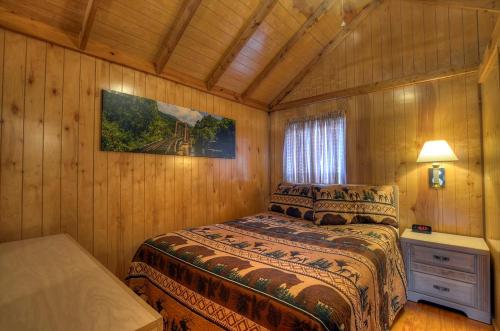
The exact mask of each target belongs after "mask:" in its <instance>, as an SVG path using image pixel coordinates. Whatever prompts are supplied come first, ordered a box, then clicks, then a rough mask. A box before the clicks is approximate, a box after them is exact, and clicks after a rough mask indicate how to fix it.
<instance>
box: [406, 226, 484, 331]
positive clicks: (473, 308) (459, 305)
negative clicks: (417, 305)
mask: <svg viewBox="0 0 500 331" xmlns="http://www.w3.org/2000/svg"><path fill="white" fill-rule="evenodd" d="M401 245H402V248H403V255H404V258H405V267H406V273H407V277H408V300H410V301H415V302H417V301H419V300H425V301H428V302H433V303H437V304H440V305H443V306H447V307H450V308H454V309H458V310H461V311H463V312H464V313H465V314H467V316H468V317H469V318H471V319H474V320H478V321H481V322H484V323H488V324H490V323H491V306H490V251H489V248H488V246H487V245H486V242H485V241H484V239H482V238H476V237H466V236H458V235H452V234H446V233H439V232H433V233H432V234H423V233H416V232H412V231H411V230H410V229H406V230H405V231H404V233H403V235H402V236H401Z"/></svg>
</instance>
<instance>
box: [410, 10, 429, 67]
mask: <svg viewBox="0 0 500 331" xmlns="http://www.w3.org/2000/svg"><path fill="white" fill-rule="evenodd" d="M412 12H413V15H412V23H413V24H412V28H413V64H414V66H415V73H423V72H425V70H426V67H425V34H424V29H423V25H424V7H423V6H421V5H414V6H413V7H412Z"/></svg>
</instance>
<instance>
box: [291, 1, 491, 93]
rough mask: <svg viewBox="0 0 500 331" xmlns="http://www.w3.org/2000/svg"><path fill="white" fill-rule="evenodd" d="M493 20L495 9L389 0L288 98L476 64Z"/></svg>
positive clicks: (332, 52)
mask: <svg viewBox="0 0 500 331" xmlns="http://www.w3.org/2000/svg"><path fill="white" fill-rule="evenodd" d="M495 21H496V17H495V15H493V14H491V13H486V12H482V11H475V10H462V9H457V8H448V7H446V6H430V5H423V4H421V3H418V2H416V1H415V2H413V1H409V0H386V1H385V2H384V4H383V5H382V6H380V7H379V8H377V9H376V10H375V11H374V12H373V13H372V14H371V15H370V16H369V17H368V18H367V19H366V20H365V21H363V22H362V23H361V24H360V26H358V27H357V28H356V29H355V30H354V31H353V32H352V33H350V34H349V36H348V37H347V38H346V39H345V40H344V41H343V42H342V43H341V44H340V45H339V46H337V47H336V48H335V49H333V50H331V51H330V52H329V53H327V54H325V55H324V56H323V59H322V60H321V61H320V62H319V63H318V65H317V66H316V67H315V68H314V69H313V70H312V71H311V72H310V73H309V74H308V75H307V76H306V77H305V78H304V80H303V81H302V83H301V84H299V85H298V86H297V87H296V88H295V89H294V90H293V91H292V93H290V94H289V95H288V96H287V98H286V99H285V100H284V101H292V100H296V99H301V98H305V97H309V96H313V95H319V94H323V93H327V92H332V91H337V90H342V89H346V88H351V87H356V86H360V85H364V84H369V83H373V82H379V81H386V80H391V79H398V78H402V77H405V76H410V75H414V74H423V73H429V72H434V71H436V70H441V69H446V68H462V67H471V66H475V65H478V64H479V63H480V60H481V55H482V54H483V53H484V49H485V47H486V45H487V43H488V41H489V38H490V35H491V31H492V29H493V26H494V24H495Z"/></svg>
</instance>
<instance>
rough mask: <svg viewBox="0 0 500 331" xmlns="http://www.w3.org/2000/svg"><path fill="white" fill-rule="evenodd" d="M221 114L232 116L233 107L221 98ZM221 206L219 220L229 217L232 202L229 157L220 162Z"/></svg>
mask: <svg viewBox="0 0 500 331" xmlns="http://www.w3.org/2000/svg"><path fill="white" fill-rule="evenodd" d="M218 101H219V105H220V107H219V115H220V116H222V117H231V109H229V106H228V104H227V103H226V102H225V100H221V99H219V100H218ZM219 181H220V183H219V185H220V190H219V199H220V200H219V206H220V210H219V212H220V215H219V220H224V219H228V218H229V217H230V216H229V205H230V204H231V197H232V194H233V192H232V191H231V161H229V160H228V159H221V160H220V164H219Z"/></svg>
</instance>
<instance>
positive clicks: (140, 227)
mask: <svg viewBox="0 0 500 331" xmlns="http://www.w3.org/2000/svg"><path fill="white" fill-rule="evenodd" d="M133 94H134V95H136V96H141V97H144V96H145V95H146V75H145V74H144V73H142V72H137V71H136V72H134V88H133ZM132 162H133V169H134V172H133V174H132V197H133V201H134V202H133V206H132V209H133V211H132V254H134V252H135V250H136V249H137V248H138V247H139V245H140V244H141V243H142V242H143V241H144V239H146V232H145V231H146V230H145V222H146V217H145V157H144V154H140V153H134V154H133V155H132ZM165 207H166V206H165Z"/></svg>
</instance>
